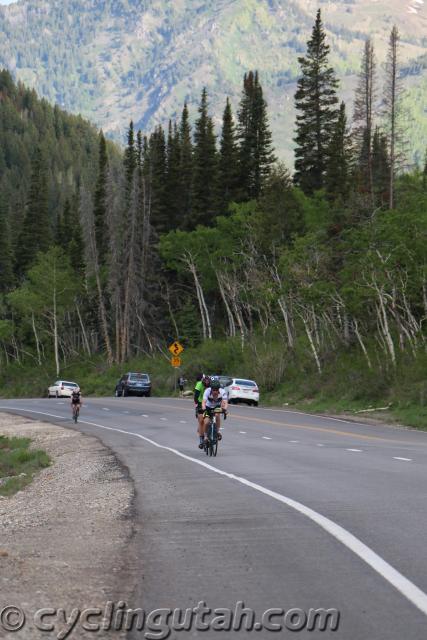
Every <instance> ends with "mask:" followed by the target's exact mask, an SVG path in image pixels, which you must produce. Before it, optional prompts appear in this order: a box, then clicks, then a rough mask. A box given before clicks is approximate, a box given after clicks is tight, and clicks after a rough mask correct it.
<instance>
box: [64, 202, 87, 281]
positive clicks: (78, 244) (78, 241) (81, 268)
mask: <svg viewBox="0 0 427 640" xmlns="http://www.w3.org/2000/svg"><path fill="white" fill-rule="evenodd" d="M64 217H65V216H64ZM70 225H71V226H70V242H69V244H68V250H67V253H68V255H69V257H70V263H71V266H72V267H73V269H74V271H75V272H76V273H77V274H78V275H79V276H81V277H82V278H83V277H84V275H85V267H86V261H85V245H84V240H83V230H82V225H81V222H80V217H79V212H78V208H77V207H76V208H75V210H74V211H73V212H72V211H71V206H70Z"/></svg>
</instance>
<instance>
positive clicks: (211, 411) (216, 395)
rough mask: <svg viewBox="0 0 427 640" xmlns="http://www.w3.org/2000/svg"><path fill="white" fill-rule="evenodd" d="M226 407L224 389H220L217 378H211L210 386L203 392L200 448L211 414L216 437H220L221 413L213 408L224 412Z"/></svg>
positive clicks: (201, 447)
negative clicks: (214, 424)
mask: <svg viewBox="0 0 427 640" xmlns="http://www.w3.org/2000/svg"><path fill="white" fill-rule="evenodd" d="M227 407H228V401H227V394H226V392H225V391H224V389H221V385H220V382H219V380H212V382H211V386H210V387H209V388H208V389H206V391H205V393H204V394H203V401H202V409H203V439H201V441H200V443H199V448H200V449H203V442H204V440H205V437H206V433H207V430H208V427H209V422H210V420H211V418H212V415H215V422H216V432H217V438H218V440H221V439H222V435H221V433H220V428H221V413H220V412H219V411H215V409H217V410H218V409H222V411H224V412H225V411H227Z"/></svg>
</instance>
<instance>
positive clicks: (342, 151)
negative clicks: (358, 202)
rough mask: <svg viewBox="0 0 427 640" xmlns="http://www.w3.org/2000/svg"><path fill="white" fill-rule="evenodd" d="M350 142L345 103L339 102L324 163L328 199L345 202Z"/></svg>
mask: <svg viewBox="0 0 427 640" xmlns="http://www.w3.org/2000/svg"><path fill="white" fill-rule="evenodd" d="M350 144H351V142H350V136H349V133H348V129H347V116H346V110H345V104H344V102H341V106H340V111H339V116H338V120H337V123H336V125H335V129H334V131H333V132H332V138H331V144H330V147H329V151H328V162H327V165H326V175H325V188H326V194H327V196H328V199H329V200H331V201H336V200H339V201H341V202H345V200H346V198H347V196H348V194H349V188H350V159H351V147H350Z"/></svg>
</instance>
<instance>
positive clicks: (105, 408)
mask: <svg viewBox="0 0 427 640" xmlns="http://www.w3.org/2000/svg"><path fill="white" fill-rule="evenodd" d="M102 410H103V411H110V409H107V407H102Z"/></svg>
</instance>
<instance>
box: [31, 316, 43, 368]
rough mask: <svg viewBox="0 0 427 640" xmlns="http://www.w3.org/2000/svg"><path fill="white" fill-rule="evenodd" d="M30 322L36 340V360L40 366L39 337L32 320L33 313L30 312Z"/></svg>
mask: <svg viewBox="0 0 427 640" xmlns="http://www.w3.org/2000/svg"><path fill="white" fill-rule="evenodd" d="M31 322H32V325H33V333H34V339H35V341H36V348H37V362H38V364H39V366H41V363H42V359H41V353H40V341H39V337H38V335H37V329H36V322H35V320H34V313H32V314H31Z"/></svg>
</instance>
